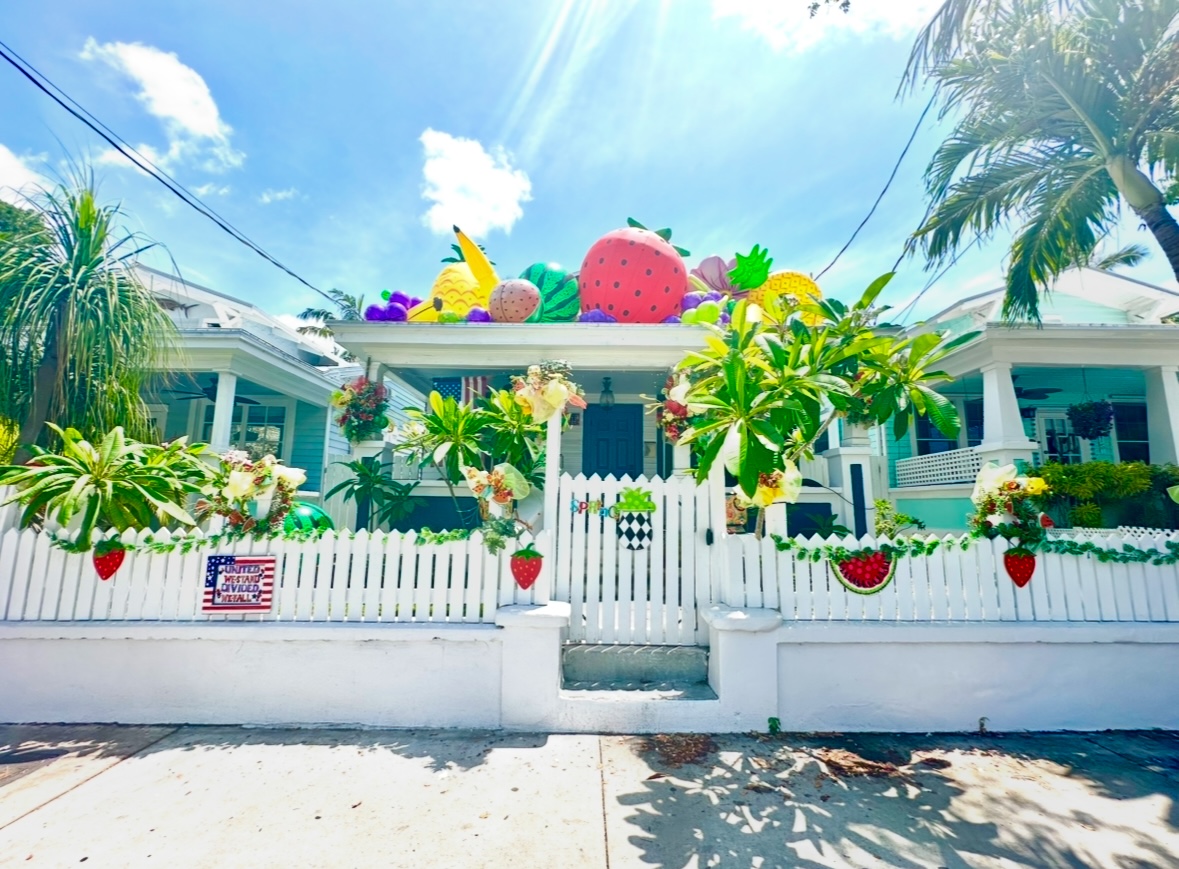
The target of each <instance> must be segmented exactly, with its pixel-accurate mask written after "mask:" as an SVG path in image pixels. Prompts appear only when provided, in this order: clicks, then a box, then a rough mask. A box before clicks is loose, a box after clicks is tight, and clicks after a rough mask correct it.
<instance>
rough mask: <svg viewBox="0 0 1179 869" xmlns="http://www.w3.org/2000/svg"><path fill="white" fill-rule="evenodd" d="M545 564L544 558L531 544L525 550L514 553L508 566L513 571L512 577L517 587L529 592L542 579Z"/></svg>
mask: <svg viewBox="0 0 1179 869" xmlns="http://www.w3.org/2000/svg"><path fill="white" fill-rule="evenodd" d="M543 564H544V556H543V555H542V554H541V553H539V552H537V551H536V549H535V548H534V547H533V545H532V544H531V543H529V544H528V545H527V546H525V547H524V548H523V549H517V550H516V551H515V552H513V553H512V557H511V559H510V560H509V561H508V566H509V567H511V569H512V577H513V578H514V579H515V580H516V585H518V586H520V588H522V589H524V590H525V591H527V590H528V589H530V588H532V586H533V584H534V583H535V582H536V580H537V579H538V578H539V577H540V568H541V566H542V565H543Z"/></svg>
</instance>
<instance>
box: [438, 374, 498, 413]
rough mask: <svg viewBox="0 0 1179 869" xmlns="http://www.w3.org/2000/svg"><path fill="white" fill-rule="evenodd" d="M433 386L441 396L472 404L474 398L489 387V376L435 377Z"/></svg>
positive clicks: (480, 396)
mask: <svg viewBox="0 0 1179 869" xmlns="http://www.w3.org/2000/svg"><path fill="white" fill-rule="evenodd" d="M434 388H435V389H436V390H438V394H439V395H441V396H442V397H443V398H453V399H454V400H455V401H457V402H458V403H459V404H465V405H468V406H470V405H473V404H474V403H475V399H476V398H482V397H483V396H484V395H486V394H487V391H488V390H489V389H490V388H491V378H490V377H487V376H486V375H481V376H477V377H436V378H434Z"/></svg>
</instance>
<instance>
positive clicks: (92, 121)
mask: <svg viewBox="0 0 1179 869" xmlns="http://www.w3.org/2000/svg"><path fill="white" fill-rule="evenodd" d="M0 58H3V59H4V60H6V61H7V62H8V63H9V64H10V65H11V66H12V67H13V68H14V69H16V71H17V72H19V73H20V74H21V75H23V76H24V77H25V78H26V79H28V80H29V81H30V82H31V83H32V84H33V86H34V87H36V88H37V89H38V90H40V91H42V92H43V93H44V94H45V95H46V96H48V97H49V98H50V99H51V100H53V101H54V102H55V103H57V104H58V105H59V106H61V107H62V108H63V109H65V110H66V111H67V112H69V113H70V114H71V115H73V116H74V117H75V118H77V119H78V120H79V121H81V122H82V123H83V124H85V125H86V126H87V127H89V128H90V129H91V130H92V131H93V132H95V133H97V134H98V135H99V136H100V137H101V138H102V139H103V140H104V141H106V142H107V144H109V145H110V146H111V147H112V148H114V149H115V150H116V151H118V152H119V153H120V154H121V155H122V156H124V157H126V158H127V159H128V160H130V161H131V163H132V164H134V165H135V167H136V168H138V169H139V170H140V171H142V172H144V173H145V174H146V175H148V176H149V177H151V178H153V179H155V180H156V181H158V182H159V183H160V184H162V185H163V186H164V187H166V188H167V189H168V190H169V192H171V193H172V194H173V195H174V196H176V197H177V198H178V199H180V201H181V202H183V203H184V204H186V205H188V206H189V207H190V208H192V209H193V210H194V211H196V212H197V213H198V214H201V215H204V216H205V217H207V218H208V219H209V220H211V221H212V222H213V223H214V224H216V225H217V227H218V228H219V229H221V230H222V231H224V232H225V233H227V234H228V235H229V236H230V237H231V238H233V239H234V240H235V241H237V242H239V243H240V244H243V245H245V246H246V247H248V248H249V249H250V250H252V251H254V252H255V253H256V254H258V255H259V256H261V257H262V258H263V259H265V260H266V261H267V262H269V263H270V264H271V265H274V266H276V267H277V268H279V269H281V270H282V271H283V272H285V273H286V274H288V275H290V276H291V277H292V278H294V279H295V280H297V281H298V282H299V283H301V284H303V285H304V286H306V287H307V288H308V289H311V290H314V291H315V292H317V293H319V295H321V296H323V297H324V298H325V299H328V300H329V301H332V302H334V301H335V300H334V299H332V297H331V296H329V295H328V294H327V293H325V292H324V291H323V290H321V289H320V288H319V287H317V286H315V285H314V284H312V283H311V282H310V281H308V280H307V279H305V278H304V277H302V276H301V275H299V274H298V273H296V272H295V271H293V270H292V269H290V268H289V267H288V266H286V265H285V264H283V263H282V262H280V261H279V260H277V259H276V258H275V257H273V256H271V255H270V254H269V253H267V252H266V251H265V250H263V249H262V247H261V246H260V245H258V244H257V243H256V242H254V241H253V240H252V239H250V238H249V237H248V236H246V235H245V233H243V232H242V231H241V230H239V229H237V227H235V226H233V225H232V224H231V223H230V222H229V221H228V220H226V219H225V218H223V217H222V216H221V215H219V214H218V213H217V212H216V211H214V210H213V209H212V208H210V207H209V206H208V205H206V204H205V203H204V202H203V201H202V200H201V199H200V198H199V197H198V196H196V194H194V193H192V192H191V191H190V190H188V189H187V188H186V187H184V186H183V185H182V184H181V183H180V182H179V181H177V180H176V179H174V178H173V177H172V176H171V175H169V174H168V173H167V172H165V171H164V170H163V169H161V168H160V167H159V166H157V165H156V164H155V163H153V162H152V161H151V160H150V159H148V158H147V157H146V156H144V155H143V154H141V153H140V152H139V151H138V150H136V149H135V148H134V147H132V146H131V145H129V144H127V142H126V141H125V140H124V139H123V138H122V137H121V136H119V135H118V134H117V133H115V132H114V131H113V130H111V129H110V128H109V127H107V125H106V124H104V123H103V122H102V121H100V120H99V119H98V118H96V117H95V116H94V115H93V114H92V113H91V112H89V111H88V110H87V109H86V108H85V107H83V106H82V105H81V104H80V103H79V102H78V101H77V100H75V99H74V98H73V97H71V96H70V95H69V94H67V93H66V92H65V91H64V90H62V89H61V88H60V87H58V86H57V85H56V84H54V83H53V82H52V81H51V80H50V79H49V78H48V77H47V76H46V75H45V74H44V73H42V72H40V71H39V70H37V69H36V68H35V67H34V66H33V65H32V64H31V63H29V62H28V61H27V60H25V59H24V58H23V57H21V56H20V55H19V54H17V52H16V51H14V50H13V49H12V48H11V47H9V46H8V45H7V44H6V43H4V42H3V41H0ZM38 79H42V80H43V81H44V82H45V84H43V83H42V81H40V80H38ZM46 85H48V87H47V86H46ZM50 88H52V89H53V90H55V91H57V93H58V94H61V96H60V97H59V96H58V95H57V94H55V93H53V91H51V90H50ZM63 98H64V99H63ZM66 101H68V102H69V103H72V104H73V107H71V106H70V105H67V103H66ZM74 107H76V108H74Z"/></svg>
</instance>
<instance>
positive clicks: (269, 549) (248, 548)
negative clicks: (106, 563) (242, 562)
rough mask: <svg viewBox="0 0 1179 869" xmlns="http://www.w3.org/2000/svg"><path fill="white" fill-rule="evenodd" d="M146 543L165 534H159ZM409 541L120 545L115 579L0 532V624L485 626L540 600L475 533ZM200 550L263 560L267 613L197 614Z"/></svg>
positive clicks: (393, 536) (85, 558) (129, 537)
mask: <svg viewBox="0 0 1179 869" xmlns="http://www.w3.org/2000/svg"><path fill="white" fill-rule="evenodd" d="M196 536H200V534H199V532H197V533H196ZM144 537H146V533H144V534H142V535H138V534H136V533H135V532H132V531H129V532H127V533H126V534H124V535H123V540H124V542H126V543H128V544H132V545H133V544H135V543H137V542H140V541H141V539H143V538H144ZM156 539H162V540H166V539H173V538H172V537H171V536H170V535H168V533H167V532H161V533H158V534H157V535H156ZM526 539H527V538H525V540H524V541H522V542H526ZM416 541H417V535H416V533H415V532H413V531H410V532H408V533H406V534H400V533H397V532H393V533H388V534H386V533H384V532H377V533H375V534H372V535H370V534H368V532H365V531H361V532H359V533H358V534H356V535H355V536H353V535H351V534H346V533H340V534H337V533H334V532H330V533H328V534H325V535H324V536H323V537H321V538H320V539H319V540H316V541H314V542H305V543H304V542H294V541H284V540H273V541H239V542H236V543H233V544H230V545H227V546H220V545H219V546H216V547H197V548H194V549H193V550H192V551H190V552H188V553H182V552H180V551H179V550H176V551H173V552H170V553H165V554H157V553H152V552H149V551H146V550H137V551H129V552H128V553H127V556H126V560H125V561H124V562H123V565H122V566H121V567H120V569H119V571H118V572H117V573H116V574H115V576H114V577H113V578H112V579H110V580H107V581H101V580H100V579H99V578H98V575H97V573H96V572H95V570H94V566H93V563H92V560H91V556H90V554H89V553H87V554H83V555H74V554H67V553H66V552H65V551H63V550H62V549H61V548H59V547H55V546H53V545H52V544H51V542H50V538H49V536H48V535H47V534H38V533H35V532H33V531H28V530H24V531H21V530H17V529H9V530H8V531H6V532H4V533H3V534H2V535H0V620H7V621H29V620H38V621H97V620H112V621H281V622H392V623H404V622H429V623H472V622H485V623H486V622H494V621H495V612H496V609H497V608H498V607H500V606H506V605H509V604H531V603H539V602H543V601H544V600H546V599H547V597H546V596H545V592H546V591H547V588H548V585H547V582H548V580H547V576H546V574H545V573H542V575H541V578H540V579H539V580H538V581H537V583H536V585H534V586H533V587H532V588H531V589H530V590H529V591H522V590H521V589H520V588H519V587H518V586H517V585H516V583H515V581H514V580H513V578H512V576H511V571H510V569H509V566H508V555H507V554H506V553H504V554H500V555H490V554H489V553H488V552H487V551H486V549H485V548H484V546H483V542H482V539H481V536H480V535H479V534H478V533H476V534H474V535H472V536H471V537H470V539H468V540H462V541H455V542H451V543H443V544H437V545H434V544H431V545H418V544H417V542H416ZM535 546H536V548H537V549H538V550H540V551H541V552H542V553H546V552H548V551H549V548H550V543H549V535H548V534H546V533H545V532H543V531H542V532H541V533H540V534H538V535H537V537H536V540H535ZM210 554H219V555H273V556H275V558H276V559H277V562H276V571H275V580H274V603H273V605H272V607H271V611H270V612H267V613H251V614H239V615H225V614H206V613H202V612H201V597H202V591H203V581H204V570H205V559H206V557H207V556H208V555H210ZM546 560H547V559H546ZM546 570H547V565H546Z"/></svg>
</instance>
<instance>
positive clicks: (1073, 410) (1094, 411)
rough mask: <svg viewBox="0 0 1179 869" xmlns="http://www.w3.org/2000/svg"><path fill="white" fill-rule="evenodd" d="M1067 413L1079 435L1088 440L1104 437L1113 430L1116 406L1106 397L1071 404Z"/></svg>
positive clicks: (1070, 422) (1070, 423)
mask: <svg viewBox="0 0 1179 869" xmlns="http://www.w3.org/2000/svg"><path fill="white" fill-rule="evenodd" d="M1066 413H1067V414H1068V421H1069V425H1071V426H1072V427H1073V431H1074V432H1076V435H1077V437H1080V438H1084V439H1085V440H1087V441H1093V440H1097V439H1098V438H1103V437H1105V436H1106V435H1108V434H1109V433H1110V432H1111V431H1113V421H1114V408H1113V405H1112V404H1110V403H1109V402H1108V401H1106V400H1104V399H1100V400H1098V401H1082V402H1079V403H1077V404H1071V405H1069V407H1068V410H1067V411H1066Z"/></svg>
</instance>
